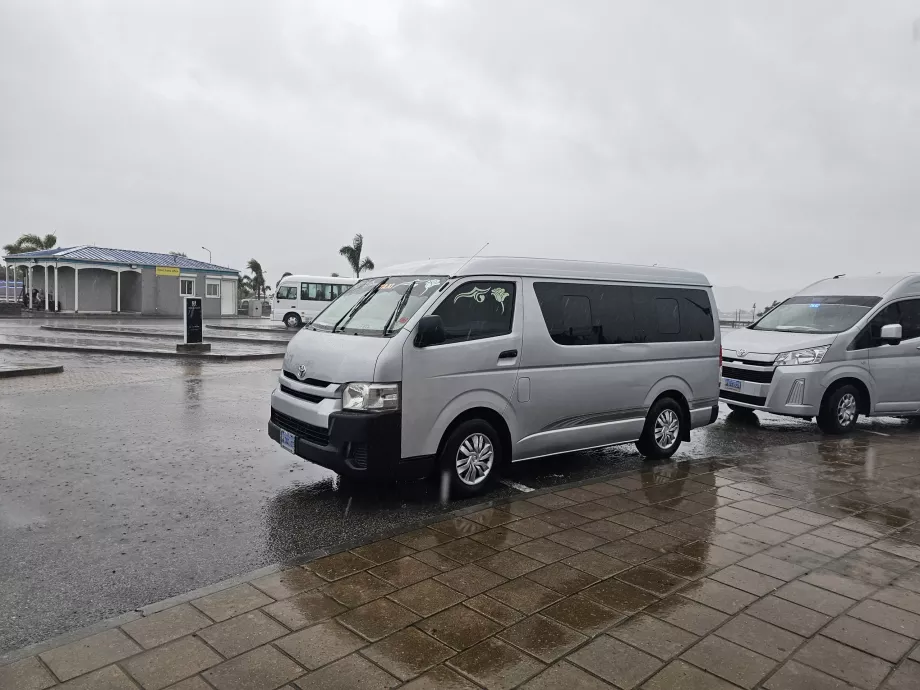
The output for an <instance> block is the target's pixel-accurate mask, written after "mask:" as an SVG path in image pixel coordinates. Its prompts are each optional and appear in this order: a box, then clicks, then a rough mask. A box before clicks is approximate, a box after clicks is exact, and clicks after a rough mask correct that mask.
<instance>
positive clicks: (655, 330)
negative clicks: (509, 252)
mask: <svg viewBox="0 0 920 690" xmlns="http://www.w3.org/2000/svg"><path fill="white" fill-rule="evenodd" d="M534 291H535V292H536V295H537V301H538V302H539V303H540V310H541V311H542V312H543V319H544V321H545V322H546V328H547V330H548V331H549V334H550V337H551V338H552V339H553V341H554V342H556V343H558V344H560V345H616V344H621V343H656V342H690V341H711V340H714V339H715V325H714V323H713V312H712V306H711V304H710V302H709V295H707V294H706V292H705V291H704V290H694V289H691V288H653V287H639V286H629V285H601V284H592V283H534ZM576 296H578V297H579V298H580V301H579V300H576V299H575V297H576ZM585 301H587V302H588V304H590V307H589V308H588V309H587V310H586V309H585V307H584V302H585ZM581 314H587V315H588V316H589V318H590V320H591V323H590V330H588V329H587V324H586V323H585V319H584V317H583V316H579V315H581ZM576 323H577V325H578V327H577V328H576Z"/></svg>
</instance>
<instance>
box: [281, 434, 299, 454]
mask: <svg viewBox="0 0 920 690" xmlns="http://www.w3.org/2000/svg"><path fill="white" fill-rule="evenodd" d="M281 447H282V448H284V449H285V450H289V451H291V452H292V453H296V452H297V437H296V436H294V434H292V433H291V432H290V431H282V432H281Z"/></svg>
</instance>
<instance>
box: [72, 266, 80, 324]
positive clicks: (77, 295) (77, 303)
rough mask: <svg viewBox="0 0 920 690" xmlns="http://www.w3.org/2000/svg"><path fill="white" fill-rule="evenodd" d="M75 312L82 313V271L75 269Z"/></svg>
mask: <svg viewBox="0 0 920 690" xmlns="http://www.w3.org/2000/svg"><path fill="white" fill-rule="evenodd" d="M73 311H74V313H77V312H78V311H80V269H79V268H77V267H76V266H74V267H73Z"/></svg>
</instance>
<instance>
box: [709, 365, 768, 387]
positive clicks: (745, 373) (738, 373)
mask: <svg viewBox="0 0 920 690" xmlns="http://www.w3.org/2000/svg"><path fill="white" fill-rule="evenodd" d="M773 371H774V370H773V369H770V370H769V371H758V370H755V369H737V368H736V367H722V376H724V377H726V378H730V379H738V380H739V381H750V382H751V383H771V382H772V381H773Z"/></svg>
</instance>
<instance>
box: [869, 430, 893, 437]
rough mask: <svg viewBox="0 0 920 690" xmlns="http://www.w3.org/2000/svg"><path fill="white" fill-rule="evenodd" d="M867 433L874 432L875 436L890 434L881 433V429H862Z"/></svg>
mask: <svg viewBox="0 0 920 690" xmlns="http://www.w3.org/2000/svg"><path fill="white" fill-rule="evenodd" d="M863 431H864V432H866V433H867V434H875V435H876V436H891V434H883V433H882V432H881V431H869V430H868V429H863Z"/></svg>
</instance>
